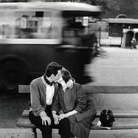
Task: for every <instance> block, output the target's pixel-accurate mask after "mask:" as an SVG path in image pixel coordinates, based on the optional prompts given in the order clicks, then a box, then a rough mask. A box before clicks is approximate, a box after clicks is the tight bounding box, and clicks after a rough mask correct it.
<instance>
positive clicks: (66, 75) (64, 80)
mask: <svg viewBox="0 0 138 138" xmlns="http://www.w3.org/2000/svg"><path fill="white" fill-rule="evenodd" d="M73 82H74V79H73V78H72V76H71V73H70V72H69V71H68V70H66V69H64V70H62V77H61V78H60V79H59V83H60V84H61V85H62V87H63V89H66V88H72V87H73Z"/></svg>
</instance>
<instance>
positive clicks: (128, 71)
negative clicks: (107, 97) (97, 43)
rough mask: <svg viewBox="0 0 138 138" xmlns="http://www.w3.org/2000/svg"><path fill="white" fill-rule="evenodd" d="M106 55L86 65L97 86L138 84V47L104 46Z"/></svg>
mask: <svg viewBox="0 0 138 138" xmlns="http://www.w3.org/2000/svg"><path fill="white" fill-rule="evenodd" d="M103 49H104V50H105V51H106V54H105V55H104V56H99V57H96V58H95V60H94V61H92V63H91V64H89V65H87V66H86V71H87V72H88V74H89V75H90V76H92V77H93V80H94V82H91V83H89V85H94V86H95V85H96V86H138V49H133V50H131V49H124V48H118V47H115V48H111V47H104V48H103Z"/></svg>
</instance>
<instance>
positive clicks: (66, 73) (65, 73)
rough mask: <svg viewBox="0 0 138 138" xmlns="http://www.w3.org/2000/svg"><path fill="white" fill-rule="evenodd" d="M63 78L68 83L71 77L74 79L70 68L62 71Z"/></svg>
mask: <svg viewBox="0 0 138 138" xmlns="http://www.w3.org/2000/svg"><path fill="white" fill-rule="evenodd" d="M62 78H63V80H64V81H65V83H67V82H68V81H69V80H70V79H72V76H71V73H70V72H69V71H68V70H63V71H62Z"/></svg>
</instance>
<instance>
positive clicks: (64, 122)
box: [60, 118, 69, 125]
mask: <svg viewBox="0 0 138 138" xmlns="http://www.w3.org/2000/svg"><path fill="white" fill-rule="evenodd" d="M64 124H69V119H68V118H64V119H62V120H61V121H60V125H64Z"/></svg>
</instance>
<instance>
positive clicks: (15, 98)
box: [0, 90, 30, 128]
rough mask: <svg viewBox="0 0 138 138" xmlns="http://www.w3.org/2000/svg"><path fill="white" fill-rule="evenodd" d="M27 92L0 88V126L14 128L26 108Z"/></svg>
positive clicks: (28, 97) (28, 96)
mask: <svg viewBox="0 0 138 138" xmlns="http://www.w3.org/2000/svg"><path fill="white" fill-rule="evenodd" d="M29 99H30V95H29V94H18V93H15V92H14V91H4V90H0V128H16V127H17V126H16V122H17V120H18V118H19V117H20V116H21V114H22V111H23V110H25V109H28V103H29V101H30V100H29Z"/></svg>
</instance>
